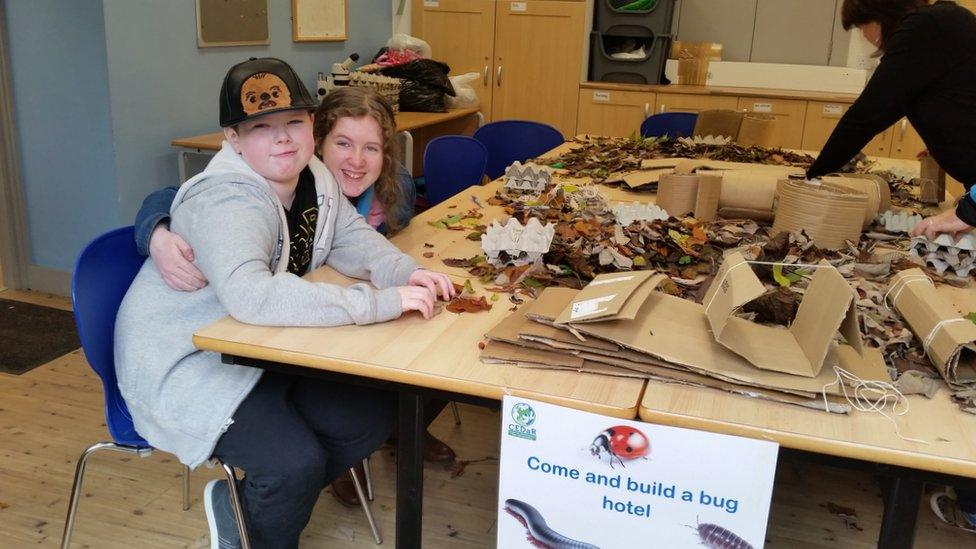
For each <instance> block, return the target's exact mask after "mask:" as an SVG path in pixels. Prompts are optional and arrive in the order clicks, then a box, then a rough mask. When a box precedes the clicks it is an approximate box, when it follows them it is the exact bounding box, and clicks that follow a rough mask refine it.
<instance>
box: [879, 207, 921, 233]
mask: <svg viewBox="0 0 976 549" xmlns="http://www.w3.org/2000/svg"><path fill="white" fill-rule="evenodd" d="M875 220H876V221H877V222H878V223H879V224H880V225H882V226H884V228H885V230H886V231H888V232H889V233H909V232H911V231H912V229H914V228H915V225H917V224H918V223H919V222H920V221H922V216H920V215H918V214H913V213H911V212H910V211H908V210H888V211H886V212H884V213H883V214H881V215H879V216H878V217H877V218H875Z"/></svg>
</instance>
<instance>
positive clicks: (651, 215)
mask: <svg viewBox="0 0 976 549" xmlns="http://www.w3.org/2000/svg"><path fill="white" fill-rule="evenodd" d="M613 215H614V216H615V217H616V218H617V223H619V224H620V225H622V226H624V227H626V226H628V225H630V224H631V223H633V222H635V221H667V220H668V212H666V211H664V209H662V208H661V207H659V206H658V205H657V204H650V203H648V204H641V203H639V202H636V201H635V202H631V203H630V204H618V205H616V206H614V207H613Z"/></svg>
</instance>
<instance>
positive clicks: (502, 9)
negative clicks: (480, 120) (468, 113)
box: [491, 0, 586, 137]
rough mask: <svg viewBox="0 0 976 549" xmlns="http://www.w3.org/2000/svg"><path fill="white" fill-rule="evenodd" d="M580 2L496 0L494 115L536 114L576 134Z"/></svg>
mask: <svg viewBox="0 0 976 549" xmlns="http://www.w3.org/2000/svg"><path fill="white" fill-rule="evenodd" d="M585 12H586V3H585V2H570V1H555V0H528V1H525V2H498V3H497V4H496V9H495V68H494V71H495V74H494V76H495V89H494V91H493V92H492V98H491V117H492V119H493V120H504V119H523V120H537V121H539V122H545V123H547V124H551V125H553V126H555V127H556V129H558V130H559V131H561V132H562V133H563V135H564V136H566V137H572V136H573V135H575V134H576V110H577V101H578V99H579V81H580V74H581V67H582V64H583V46H584V40H583V37H584V34H583V22H584V18H585Z"/></svg>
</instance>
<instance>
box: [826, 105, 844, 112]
mask: <svg viewBox="0 0 976 549" xmlns="http://www.w3.org/2000/svg"><path fill="white" fill-rule="evenodd" d="M823 113H824V114H844V106H843V105H824V106H823Z"/></svg>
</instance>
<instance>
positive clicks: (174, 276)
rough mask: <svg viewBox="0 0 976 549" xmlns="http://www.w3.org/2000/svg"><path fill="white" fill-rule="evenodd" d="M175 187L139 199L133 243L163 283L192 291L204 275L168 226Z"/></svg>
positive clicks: (203, 282)
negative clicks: (147, 259) (140, 201)
mask: <svg viewBox="0 0 976 549" xmlns="http://www.w3.org/2000/svg"><path fill="white" fill-rule="evenodd" d="M176 192H177V187H166V188H164V189H160V190H158V191H155V192H153V193H152V194H150V195H149V196H147V197H146V199H145V200H143V201H142V207H140V208H139V213H137V214H136V220H135V230H136V231H135V232H136V247H137V248H138V249H139V253H140V254H142V255H148V256H149V257H151V258H152V261H153V264H154V265H156V269H157V270H158V271H159V273H160V274H161V275H162V277H163V280H164V281H165V282H166V285H167V286H169V287H170V288H173V289H174V290H180V291H184V292H192V291H194V290H199V289H200V288H203V287H204V286H206V285H207V278H206V277H205V276H203V273H201V272H200V270H199V269H197V267H196V265H194V264H193V261H194V259H195V258H194V255H193V249H192V248H191V247H190V245H189V244H187V243H186V241H185V240H183V237H181V236H180V235H178V234H176V233H173V232H170V230H169V212H170V207H171V206H172V204H173V199H175V198H176Z"/></svg>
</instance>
